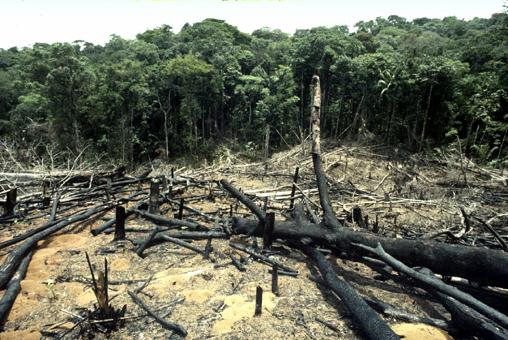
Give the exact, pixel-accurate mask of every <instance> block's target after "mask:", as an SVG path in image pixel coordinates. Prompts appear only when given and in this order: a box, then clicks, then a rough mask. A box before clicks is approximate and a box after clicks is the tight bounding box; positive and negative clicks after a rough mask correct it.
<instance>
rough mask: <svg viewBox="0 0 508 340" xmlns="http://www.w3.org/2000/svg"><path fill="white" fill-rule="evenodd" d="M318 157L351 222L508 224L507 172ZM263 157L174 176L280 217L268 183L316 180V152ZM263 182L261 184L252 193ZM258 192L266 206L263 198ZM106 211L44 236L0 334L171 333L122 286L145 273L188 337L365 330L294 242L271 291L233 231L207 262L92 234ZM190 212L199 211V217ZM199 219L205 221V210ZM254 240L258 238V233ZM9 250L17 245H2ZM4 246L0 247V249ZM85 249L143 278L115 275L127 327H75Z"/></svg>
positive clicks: (396, 157)
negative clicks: (356, 214)
mask: <svg viewBox="0 0 508 340" xmlns="http://www.w3.org/2000/svg"><path fill="white" fill-rule="evenodd" d="M323 159H324V167H325V169H326V170H327V174H328V176H329V178H330V186H331V196H332V201H333V204H334V208H335V210H336V212H337V214H338V215H339V216H342V217H343V218H344V219H346V220H347V219H348V214H349V212H350V211H351V209H352V208H353V207H354V206H359V207H360V208H361V209H362V211H363V213H364V214H366V215H368V216H369V220H370V222H371V225H372V223H373V222H374V221H375V219H376V216H377V220H378V222H379V225H380V233H383V234H385V235H388V236H392V237H409V238H415V237H421V236H422V235H424V234H426V233H430V232H432V231H436V230H441V229H444V228H457V230H458V229H460V228H461V214H460V210H459V207H463V208H465V209H466V211H467V212H468V213H469V214H471V215H475V216H478V217H481V218H484V219H486V220H488V219H492V218H493V219H492V220H491V223H492V225H494V226H496V228H497V229H498V231H499V232H500V233H501V234H505V235H506V234H507V233H508V226H506V225H505V224H504V223H505V221H506V219H507V218H506V214H505V211H506V208H507V203H508V189H507V187H506V183H503V175H502V174H500V173H497V172H495V171H494V170H488V172H487V170H484V169H481V168H479V167H477V166H473V165H471V164H470V165H469V166H470V168H469V170H467V172H466V173H467V178H466V180H467V185H466V184H465V183H464V178H463V173H462V171H461V169H460V167H458V166H457V165H456V163H453V162H452V161H450V160H449V159H448V160H447V161H448V163H446V162H444V161H443V162H442V163H439V162H435V161H433V160H429V159H418V158H416V157H414V156H411V157H410V156H409V155H403V154H386V152H385V150H383V149H382V148H380V147H375V146H374V147H372V146H369V147H364V146H348V147H344V146H342V147H336V146H328V148H327V152H325V153H324V155H323ZM452 163H453V164H455V165H451V164H452ZM267 164H268V165H267V168H266V170H265V166H264V164H262V163H256V164H248V163H242V162H241V160H238V159H234V158H233V156H231V155H229V156H225V158H221V159H220V161H219V162H218V163H215V164H212V165H210V166H208V168H201V169H191V170H186V169H184V170H182V171H180V172H179V175H188V176H193V177H195V178H199V179H207V180H218V179H221V178H226V179H229V180H230V181H232V182H233V183H234V185H235V186H236V187H241V188H242V190H243V191H244V192H246V193H249V191H250V192H251V193H252V194H254V195H259V196H262V195H260V194H265V196H268V197H269V201H268V210H273V211H275V212H276V214H277V215H276V216H277V217H276V218H277V219H284V217H283V216H282V215H281V209H283V208H287V206H288V205H289V200H287V199H282V200H279V199H278V198H280V197H283V198H284V195H280V194H274V193H275V192H283V191H287V190H290V189H291V183H292V173H293V172H294V169H295V167H296V166H299V167H300V174H301V179H300V181H299V183H300V187H301V188H303V189H314V188H315V182H314V177H313V172H312V171H313V170H312V162H311V161H310V157H309V155H308V154H307V155H304V154H302V152H301V149H300V148H299V147H298V148H295V149H292V150H290V151H287V152H284V153H280V154H276V155H273V157H272V158H271V159H270V161H269V162H267ZM168 168H169V166H166V167H165V166H160V167H158V168H156V169H155V171H154V174H159V173H164V174H166V175H167V174H168ZM385 177H386V178H385ZM383 179H384V180H383ZM258 189H263V190H262V191H258V192H253V191H256V190H258ZM267 193H268V194H267ZM270 193H272V194H270ZM207 194H209V190H207V189H206V188H193V189H189V190H186V191H184V192H182V193H181V194H180V196H178V197H193V196H196V195H207ZM309 197H310V199H311V200H313V201H314V202H316V203H319V198H318V196H317V194H316V193H315V192H314V193H313V192H311V193H310V194H309ZM258 202H259V203H260V204H261V202H262V199H259V200H258ZM297 202H298V200H297ZM131 204H132V203H131ZM186 204H188V205H190V206H192V207H193V208H195V209H198V210H201V211H203V212H207V213H215V212H217V211H218V209H223V211H228V210H229V207H230V205H233V206H234V207H235V214H236V215H245V216H250V213H249V212H247V211H246V210H245V209H244V208H243V207H241V206H239V205H238V203H237V202H235V201H234V200H233V199H231V198H229V197H227V195H225V194H224V195H222V196H220V197H215V198H214V199H213V200H207V199H202V200H200V201H192V202H190V203H186ZM167 207H168V204H165V205H163V206H162V208H163V209H164V208H167ZM176 210H177V207H176V206H175V207H173V209H172V211H170V212H169V213H168V214H167V215H168V216H171V215H172V214H174V213H175V212H176ZM186 214H188V212H187V211H186V212H185V214H184V218H185V216H186ZM503 214H504V215H503ZM112 216H113V212H110V213H108V214H107V215H105V216H103V217H102V218H99V219H95V220H94V221H88V222H87V223H84V224H75V225H73V226H71V227H68V228H65V229H64V230H63V231H61V232H60V233H58V234H56V235H54V236H53V237H51V238H49V239H47V240H45V241H43V242H40V243H39V245H38V247H37V249H36V250H35V252H34V255H33V258H32V260H31V262H30V266H29V269H28V273H27V275H26V277H25V279H24V280H23V281H22V284H21V293H20V294H19V296H18V298H17V299H16V302H15V303H14V306H13V308H12V310H11V312H10V314H9V316H8V319H7V321H6V323H5V331H4V332H3V333H0V339H20V338H23V339H38V338H40V337H42V338H51V337H53V336H54V335H58V334H63V332H65V330H70V329H73V330H72V331H71V332H69V333H68V334H67V335H66V336H65V337H66V338H76V337H92V338H98V339H101V338H103V339H106V338H107V339H110V338H112V339H164V338H168V336H170V335H171V332H170V331H167V330H164V329H162V328H161V326H160V325H159V324H158V323H156V322H155V321H153V319H151V318H150V317H147V316H145V313H144V312H143V311H142V310H141V309H140V308H139V307H138V306H137V305H135V304H134V303H133V301H132V300H131V298H130V297H129V295H128V294H127V291H128V290H134V289H136V288H137V287H139V286H141V285H143V283H144V282H145V281H146V280H149V278H151V277H152V279H151V280H150V283H149V284H148V285H147V286H146V288H145V289H144V290H143V293H142V294H140V295H139V296H140V297H141V298H142V299H143V300H144V301H145V303H146V304H147V305H149V306H150V307H151V308H153V309H154V310H157V311H158V313H160V314H165V312H168V311H170V313H169V315H167V316H166V317H165V318H166V319H167V320H169V321H171V322H175V323H178V324H180V325H182V326H183V327H184V328H185V329H186V330H187V331H188V333H189V335H188V339H205V338H216V339H326V338H332V337H333V338H340V339H355V338H360V337H361V334H359V333H358V332H357V329H356V327H355V325H354V323H353V321H352V320H351V319H350V318H349V316H348V312H347V311H346V310H345V309H344V307H343V306H342V304H341V302H340V300H339V299H337V298H336V297H335V296H334V295H333V294H332V293H330V292H329V291H327V290H326V289H323V288H321V286H319V285H316V283H315V282H313V281H312V280H310V279H309V278H308V276H309V275H316V274H317V271H316V270H315V269H314V267H313V266H312V265H311V264H310V263H309V261H308V260H307V259H306V258H305V256H304V255H303V254H301V253H299V252H297V251H294V250H290V249H289V248H285V247H280V246H277V247H278V248H277V249H279V252H278V253H277V254H275V255H274V258H275V259H276V260H277V261H279V262H281V263H283V264H285V265H287V266H289V267H291V268H294V269H296V270H298V272H299V275H298V276H297V277H290V276H279V289H280V294H279V296H275V295H273V294H272V293H271V274H270V273H269V271H268V270H269V269H270V268H269V267H268V266H266V265H264V264H261V263H258V262H256V261H254V260H252V259H250V258H248V255H246V254H241V253H240V252H238V251H236V250H234V249H232V248H231V247H230V246H229V241H228V240H213V243H212V246H213V249H214V251H213V253H212V255H211V260H205V259H203V257H202V256H201V255H199V254H196V253H194V252H193V251H190V250H187V249H184V248H181V247H179V246H176V245H173V244H171V243H163V244H160V245H157V246H154V247H151V248H148V249H147V250H146V251H145V255H146V257H145V258H140V257H139V256H137V255H136V253H135V252H134V250H135V246H134V245H133V244H132V243H131V242H129V241H122V242H113V241H112V239H113V236H112V234H109V235H108V234H100V235H98V236H96V237H93V236H92V235H91V233H90V229H91V228H94V227H97V226H99V225H100V224H102V223H103V219H106V218H108V217H112ZM187 216H188V215H187ZM192 218H193V219H194V220H200V219H199V218H198V217H197V216H192ZM45 221H46V220H45V218H41V219H34V220H31V221H29V222H20V223H17V224H13V225H10V226H9V227H5V228H3V229H2V230H0V238H1V239H2V240H6V239H9V238H11V237H13V236H15V235H18V234H21V233H23V232H24V231H26V230H29V229H31V228H34V227H37V226H39V225H41V224H42V223H44V222H45ZM200 221H201V222H202V223H204V224H207V225H210V226H211V224H210V223H207V222H205V221H204V220H200ZM126 226H127V227H132V228H138V227H139V228H140V229H141V228H151V227H154V225H153V223H151V222H149V221H146V220H143V219H142V218H139V217H132V218H130V219H129V220H128V221H127V222H126ZM352 227H355V228H358V226H352ZM127 237H128V238H130V239H138V240H142V239H145V238H146V237H147V233H132V232H130V233H129V232H128V233H127ZM233 239H234V240H235V241H238V242H243V243H248V242H250V240H249V239H247V238H246V237H241V236H234V237H233ZM439 240H441V241H448V242H451V241H453V242H457V243H462V244H472V243H474V244H476V245H482V246H492V247H496V246H497V245H496V241H495V240H494V239H493V238H492V235H490V233H489V232H488V231H486V230H483V229H482V228H481V227H480V226H477V225H475V227H474V229H473V231H471V232H470V233H469V234H468V235H466V236H465V237H464V238H461V239H460V240H449V239H446V236H440V238H439ZM258 242H259V243H261V240H258ZM193 244H195V245H197V246H198V247H200V248H202V249H204V247H205V244H206V241H194V242H193ZM9 249H12V248H8V249H6V250H7V251H8V250H9ZM6 250H5V249H4V250H3V253H2V254H3V256H2V259H3V258H4V257H5V253H6ZM85 252H87V253H88V254H90V257H91V260H92V263H93V264H94V265H95V266H96V268H97V269H100V268H101V267H102V263H103V261H104V258H106V259H107V260H108V262H109V267H110V274H109V279H110V281H112V282H113V283H114V282H115V281H122V280H138V281H137V282H134V283H122V284H111V285H110V297H113V300H112V302H111V303H112V305H113V306H115V308H121V307H122V306H124V305H127V312H126V315H125V316H126V317H127V319H126V320H124V325H123V326H122V327H120V328H119V329H118V330H116V331H113V332H112V333H109V334H104V333H101V332H100V331H96V332H94V333H93V334H90V333H87V330H86V329H83V328H84V327H81V326H75V325H76V323H78V322H79V320H80V317H79V315H81V316H83V315H85V314H86V310H93V309H94V303H96V301H95V296H94V294H93V291H92V289H91V287H90V285H89V284H88V283H87V282H89V278H90V271H89V269H88V266H87V263H86V259H85ZM229 254H234V255H235V256H236V257H237V258H239V257H240V256H244V257H245V258H246V259H248V262H247V264H246V269H247V270H246V272H240V271H238V270H237V269H236V268H235V267H234V266H233V265H232V264H231V261H230V258H229ZM330 260H331V261H333V263H334V264H335V265H336V270H337V273H338V274H339V275H340V276H342V277H343V278H344V279H345V280H346V281H348V282H349V283H350V284H351V285H352V286H353V287H354V288H356V289H357V290H358V292H359V293H360V294H362V295H367V296H373V297H376V298H378V299H380V300H382V301H384V302H386V303H389V304H392V305H394V306H397V307H398V308H401V309H404V310H406V311H408V312H410V313H413V314H415V315H419V316H428V317H434V318H448V315H447V313H446V312H445V310H444V309H443V308H442V307H441V306H440V305H439V304H437V303H435V302H434V300H433V299H432V298H431V297H430V296H429V295H428V294H427V293H425V292H424V291H423V290H420V289H417V288H414V287H410V286H407V285H404V284H402V283H400V282H394V281H392V280H381V279H380V278H379V275H378V274H377V273H376V272H373V271H372V270H371V269H370V268H369V267H367V266H365V265H364V264H362V263H359V262H352V261H347V260H342V259H338V258H335V257H333V256H331V257H330ZM257 286H261V287H262V288H263V291H264V293H263V311H262V315H260V316H254V304H255V302H254V301H255V293H256V287H257ZM76 315H78V316H76ZM317 319H321V320H325V321H327V322H329V323H330V324H333V325H334V326H335V327H336V329H337V330H332V329H330V328H328V327H326V326H325V325H324V324H323V323H321V322H319V321H317ZM386 320H387V322H388V323H389V324H390V325H391V326H392V328H393V329H394V330H395V331H396V332H397V333H398V334H400V335H403V336H404V338H405V339H449V338H450V336H449V335H448V334H447V333H446V332H444V331H442V330H439V329H437V328H434V327H431V326H427V325H423V324H407V323H401V322H399V321H398V320H395V319H393V318H386ZM52 334H53V335H52ZM175 338H176V337H175Z"/></svg>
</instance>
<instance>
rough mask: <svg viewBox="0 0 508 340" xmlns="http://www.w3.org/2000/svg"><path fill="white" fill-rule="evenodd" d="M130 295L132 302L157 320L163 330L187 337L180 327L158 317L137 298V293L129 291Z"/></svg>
mask: <svg viewBox="0 0 508 340" xmlns="http://www.w3.org/2000/svg"><path fill="white" fill-rule="evenodd" d="M127 292H128V293H129V296H130V297H131V298H132V300H133V301H134V302H135V303H136V304H137V305H138V306H139V307H141V309H143V310H144V311H145V312H147V313H148V314H149V315H150V316H151V317H152V318H154V319H155V321H157V322H158V323H159V324H160V325H161V326H162V327H163V328H165V329H167V330H170V331H173V332H175V333H177V334H178V335H180V336H183V337H185V336H187V331H186V330H185V329H184V328H183V327H182V326H180V325H178V324H176V323H171V322H168V321H166V320H164V319H163V318H162V317H160V316H159V315H157V313H155V312H154V311H153V310H152V309H151V308H150V307H148V306H147V305H146V304H145V303H144V302H143V300H141V298H140V297H139V296H137V295H136V294H135V293H133V292H131V291H127Z"/></svg>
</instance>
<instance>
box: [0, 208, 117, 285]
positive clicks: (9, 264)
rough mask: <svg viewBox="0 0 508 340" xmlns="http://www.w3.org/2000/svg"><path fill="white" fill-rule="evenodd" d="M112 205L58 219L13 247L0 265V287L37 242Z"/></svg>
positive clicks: (5, 283) (7, 280) (6, 281)
mask: <svg viewBox="0 0 508 340" xmlns="http://www.w3.org/2000/svg"><path fill="white" fill-rule="evenodd" d="M112 207H113V205H112V204H102V205H99V206H97V207H94V208H91V209H88V210H86V211H85V212H83V213H81V214H78V215H74V216H72V217H70V218H68V219H65V220H63V221H60V222H58V223H56V224H55V225H52V226H50V227H49V228H46V229H44V230H42V231H41V232H38V233H36V234H34V235H32V236H30V237H29V238H27V239H26V240H25V242H23V243H21V244H20V245H19V246H18V247H17V248H15V249H13V250H12V252H11V253H10V254H9V255H8V256H7V257H6V258H5V260H4V262H3V264H2V265H1V266H0V289H3V288H5V286H6V285H7V283H8V282H9V280H10V279H11V277H12V275H13V274H14V271H15V270H16V268H18V266H19V264H20V262H21V260H22V259H23V257H24V256H25V255H26V254H27V253H28V252H29V251H30V250H31V249H32V248H33V247H34V246H35V245H36V244H37V242H39V241H40V240H43V239H44V238H46V237H47V236H49V235H51V234H53V233H56V232H57V231H59V230H61V229H63V228H65V227H67V226H68V225H70V224H72V223H75V222H78V221H82V220H85V219H87V218H89V217H91V216H93V215H95V214H98V213H100V212H103V211H106V210H108V209H111V208H112Z"/></svg>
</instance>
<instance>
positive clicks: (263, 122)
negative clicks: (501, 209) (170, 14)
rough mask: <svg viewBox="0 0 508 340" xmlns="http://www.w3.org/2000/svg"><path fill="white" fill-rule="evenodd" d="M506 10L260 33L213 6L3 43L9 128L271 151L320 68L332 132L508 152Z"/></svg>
mask: <svg viewBox="0 0 508 340" xmlns="http://www.w3.org/2000/svg"><path fill="white" fill-rule="evenodd" d="M507 60H508V14H507V13H498V14H494V15H492V17H491V18H489V19H481V18H475V19H473V20H470V21H464V20H459V19H457V18H455V17H447V18H444V19H443V20H440V19H427V18H420V19H415V20H413V21H407V20H406V19H404V18H401V17H398V16H390V17H388V18H386V19H385V18H377V19H376V20H373V21H369V22H359V23H358V24H357V25H356V29H355V30H354V32H350V30H349V29H348V28H347V27H346V26H335V27H331V28H327V27H316V28H313V29H309V30H307V29H302V30H297V31H296V32H295V33H294V34H293V35H288V34H285V33H283V32H281V31H279V30H270V29H265V28H263V29H259V30H256V31H254V32H253V33H252V34H246V33H242V32H240V31H239V30H238V29H237V28H235V27H234V26H231V25H229V24H227V23H226V22H224V21H221V20H216V19H206V20H204V21H202V22H199V23H196V24H193V25H189V24H187V25H185V26H184V27H183V28H182V30H181V31H180V32H179V33H178V34H176V33H174V32H172V28H171V27H170V26H168V25H164V26H162V27H159V28H156V29H152V30H148V31H146V32H144V33H140V34H138V35H137V37H136V39H134V40H126V39H123V38H121V37H119V36H112V37H111V39H110V41H109V42H108V43H107V44H105V45H104V46H101V45H94V44H91V43H88V42H84V41H75V42H74V43H72V44H69V43H56V44H45V43H37V44H34V45H33V47H29V48H16V47H13V48H10V49H0V134H1V136H2V137H1V138H2V139H3V140H4V141H6V142H8V143H11V145H13V146H14V147H15V149H16V150H18V152H19V153H20V155H21V156H22V152H23V150H29V149H30V150H37V151H39V152H40V153H44V152H46V151H45V150H47V146H48V145H58V147H59V148H60V149H61V150H67V151H69V152H72V153H77V152H79V151H81V150H85V149H86V152H89V153H91V154H102V153H104V154H107V155H108V156H109V157H110V158H111V159H114V160H117V161H122V162H125V163H126V164H131V165H132V164H135V163H137V162H140V161H144V160H147V159H149V158H153V157H169V158H173V157H180V156H188V155H193V156H195V157H196V158H197V157H203V156H212V155H213V153H214V150H215V148H216V147H217V145H220V144H221V143H230V144H232V145H237V147H238V148H240V149H241V148H245V149H249V150H251V151H256V150H260V149H261V148H262V145H263V143H264V139H265V130H266V127H267V126H269V127H270V140H271V148H272V150H276V149H277V148H284V147H287V146H288V145H293V144H295V143H298V142H300V141H301V140H302V138H305V136H306V135H307V133H308V125H309V118H308V116H309V115H308V105H309V94H310V89H309V85H310V80H311V77H312V75H313V74H318V75H319V76H320V77H321V89H322V119H321V125H322V133H323V135H324V136H326V137H328V138H331V139H333V140H344V139H350V140H355V139H358V138H361V139H374V140H376V141H379V142H382V143H384V144H387V145H394V146H395V145H397V146H402V147H405V148H408V149H410V150H413V151H420V150H425V149H429V148H433V147H436V146H443V145H448V144H450V143H458V142H460V144H461V150H463V151H464V152H465V153H466V154H467V155H468V156H470V157H474V158H475V159H478V160H480V161H484V162H491V163H493V164H497V165H500V164H501V163H502V162H503V161H507V160H508V151H507V150H508V147H506V145H505V144H506V143H507V142H508V141H507V137H506V133H507V128H508V94H507V91H508V64H507Z"/></svg>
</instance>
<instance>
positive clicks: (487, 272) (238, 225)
mask: <svg viewBox="0 0 508 340" xmlns="http://www.w3.org/2000/svg"><path fill="white" fill-rule="evenodd" d="M232 227H233V228H232V229H233V232H234V233H235V234H243V235H253V236H258V237H262V236H263V226H262V225H260V224H259V221H257V220H254V219H245V218H238V217H234V218H233V226H232ZM273 236H274V238H281V239H290V240H291V239H292V240H300V239H302V238H309V239H311V240H312V241H313V242H315V243H317V244H321V245H323V246H325V247H329V248H330V249H332V250H334V251H335V252H336V253H337V254H339V255H340V254H341V253H346V254H345V255H346V256H348V257H352V258H359V257H361V256H365V255H367V254H368V253H367V252H366V251H364V250H360V249H358V247H355V246H354V245H353V244H354V243H360V244H364V245H367V246H369V247H376V245H377V243H378V242H379V243H381V245H382V246H383V248H384V249H385V250H386V251H387V252H388V253H389V254H391V255H392V256H394V257H396V258H397V259H399V260H400V261H403V262H404V263H405V264H406V265H408V266H410V267H416V266H420V267H426V268H429V269H431V270H432V271H433V272H435V273H438V274H441V275H445V276H458V277H463V278H466V279H468V280H470V281H474V282H478V283H481V284H484V285H490V286H497V287H503V288H508V256H506V252H504V251H501V250H493V249H487V248H479V247H469V246H462V245H453V244H446V243H441V242H436V241H428V240H406V239H391V238H386V237H381V236H378V235H374V234H369V233H366V232H359V231H354V230H351V229H347V228H341V229H340V231H339V232H336V231H331V230H330V229H328V228H326V227H323V226H322V225H321V224H315V223H310V222H307V221H302V222H301V223H299V224H297V223H295V222H291V221H284V222H282V221H276V222H275V225H274V230H273Z"/></svg>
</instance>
